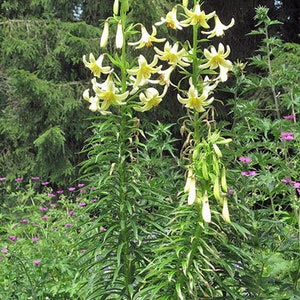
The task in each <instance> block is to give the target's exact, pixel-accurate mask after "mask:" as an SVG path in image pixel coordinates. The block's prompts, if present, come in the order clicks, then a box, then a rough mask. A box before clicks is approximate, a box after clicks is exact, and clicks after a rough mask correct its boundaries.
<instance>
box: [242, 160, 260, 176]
mask: <svg viewBox="0 0 300 300" xmlns="http://www.w3.org/2000/svg"><path fill="white" fill-rule="evenodd" d="M239 161H241V162H243V163H251V162H252V159H251V158H250V157H243V156H241V157H239ZM241 175H242V176H246V177H249V176H255V175H256V172H255V171H243V172H241Z"/></svg>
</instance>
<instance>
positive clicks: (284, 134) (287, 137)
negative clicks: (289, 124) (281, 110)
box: [280, 132, 294, 141]
mask: <svg viewBox="0 0 300 300" xmlns="http://www.w3.org/2000/svg"><path fill="white" fill-rule="evenodd" d="M280 136H281V137H280V140H281V141H291V140H293V139H294V136H293V133H292V132H281V134H280Z"/></svg>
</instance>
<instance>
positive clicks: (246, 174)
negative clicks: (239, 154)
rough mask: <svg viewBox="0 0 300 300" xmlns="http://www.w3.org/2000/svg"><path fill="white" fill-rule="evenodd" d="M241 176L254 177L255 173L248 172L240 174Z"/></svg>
mask: <svg viewBox="0 0 300 300" xmlns="http://www.w3.org/2000/svg"><path fill="white" fill-rule="evenodd" d="M241 174H242V176H246V177H249V176H255V175H256V172H255V171H249V172H245V171H244V172H241Z"/></svg>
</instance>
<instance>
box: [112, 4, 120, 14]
mask: <svg viewBox="0 0 300 300" xmlns="http://www.w3.org/2000/svg"><path fill="white" fill-rule="evenodd" d="M113 12H114V14H115V15H116V16H117V15H118V14H119V0H115V1H114V6H113Z"/></svg>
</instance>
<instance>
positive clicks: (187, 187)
mask: <svg viewBox="0 0 300 300" xmlns="http://www.w3.org/2000/svg"><path fill="white" fill-rule="evenodd" d="M192 177H193V167H192V166H189V169H188V175H187V179H186V182H185V186H184V192H185V193H187V192H189V191H190V188H191V181H192Z"/></svg>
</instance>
